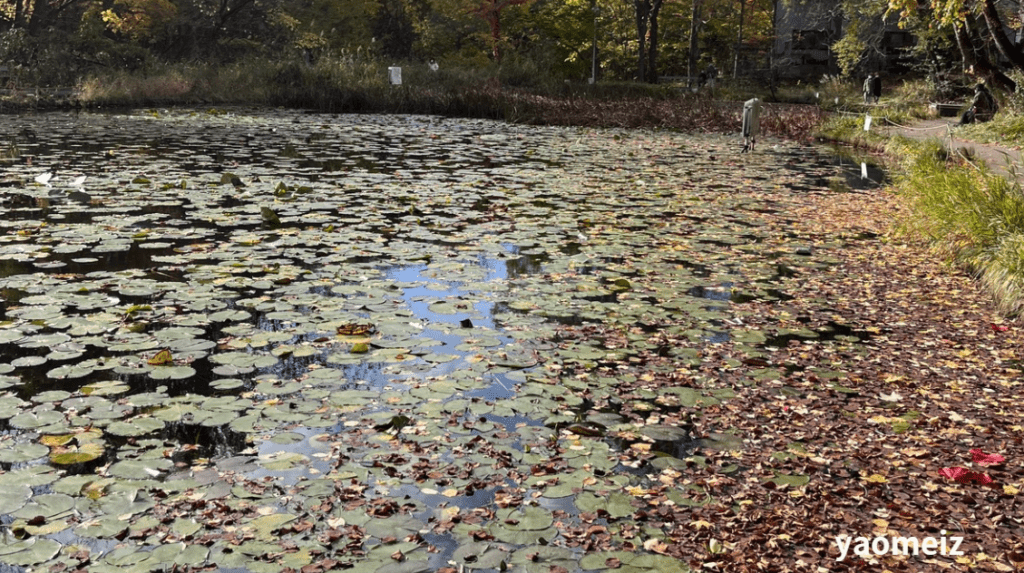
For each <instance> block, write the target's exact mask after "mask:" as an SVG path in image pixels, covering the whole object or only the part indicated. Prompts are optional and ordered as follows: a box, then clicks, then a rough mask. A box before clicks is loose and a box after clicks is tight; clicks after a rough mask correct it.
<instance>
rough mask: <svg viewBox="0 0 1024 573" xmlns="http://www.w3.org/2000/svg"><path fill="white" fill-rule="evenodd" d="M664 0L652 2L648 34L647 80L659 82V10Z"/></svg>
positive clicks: (654, 82)
mask: <svg viewBox="0 0 1024 573" xmlns="http://www.w3.org/2000/svg"><path fill="white" fill-rule="evenodd" d="M662 4H663V0H654V2H653V3H652V4H651V11H650V25H649V27H648V31H647V35H648V37H649V38H650V41H649V42H648V43H647V82H648V83H652V84H656V83H658V12H660V11H661V6H662Z"/></svg>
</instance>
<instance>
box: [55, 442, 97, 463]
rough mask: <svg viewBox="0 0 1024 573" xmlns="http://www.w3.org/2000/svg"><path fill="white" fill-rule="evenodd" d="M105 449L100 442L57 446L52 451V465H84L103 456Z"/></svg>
mask: <svg viewBox="0 0 1024 573" xmlns="http://www.w3.org/2000/svg"><path fill="white" fill-rule="evenodd" d="M104 452H105V448H104V447H103V444H102V443H99V442H86V443H83V444H78V445H67V446H57V447H54V448H53V449H52V450H51V451H50V463H52V464H54V465H58V466H66V465H74V464H84V463H87V462H91V461H93V460H96V459H98V458H100V457H101V456H103V454H104Z"/></svg>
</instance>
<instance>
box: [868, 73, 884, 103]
mask: <svg viewBox="0 0 1024 573" xmlns="http://www.w3.org/2000/svg"><path fill="white" fill-rule="evenodd" d="M871 99H873V100H874V101H875V103H876V104H877V103H878V100H880V99H882V76H880V75H878V72H875V73H874V74H873V75H872V76H871Z"/></svg>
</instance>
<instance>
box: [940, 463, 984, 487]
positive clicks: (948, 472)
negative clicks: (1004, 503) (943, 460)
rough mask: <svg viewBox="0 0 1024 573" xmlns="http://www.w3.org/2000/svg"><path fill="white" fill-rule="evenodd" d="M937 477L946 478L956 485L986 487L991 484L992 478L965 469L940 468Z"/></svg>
mask: <svg viewBox="0 0 1024 573" xmlns="http://www.w3.org/2000/svg"><path fill="white" fill-rule="evenodd" d="M939 475H941V476H942V477H947V478H949V479H951V480H954V481H956V482H957V483H965V484H966V483H977V484H981V485H987V484H990V483H992V478H990V477H988V476H987V475H985V474H983V473H980V472H973V471H971V470H969V469H967V468H960V467H956V468H942V469H941V470H939Z"/></svg>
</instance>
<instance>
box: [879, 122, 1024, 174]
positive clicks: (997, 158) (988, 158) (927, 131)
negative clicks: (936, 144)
mask: <svg viewBox="0 0 1024 573" xmlns="http://www.w3.org/2000/svg"><path fill="white" fill-rule="evenodd" d="M956 123H957V118H951V117H944V118H939V119H926V120H922V121H919V122H916V123H914V124H913V125H912V126H897V125H895V124H891V123H888V122H885V120H880V121H879V129H881V130H883V131H882V133H888V134H889V135H902V136H904V137H907V138H910V139H922V140H923V139H928V138H933V137H934V138H938V139H941V140H942V141H943V143H945V145H946V147H947V148H948V149H954V150H960V151H961V153H963V154H964V155H965V156H967V157H969V158H977V159H980V160H982V161H984V162H985V164H986V165H988V167H989V169H991V170H992V172H993V173H997V174H1000V175H1003V176H1009V175H1010V173H1011V172H1012V173H1014V174H1015V176H1016V178H1017V181H1018V182H1020V183H1021V184H1022V186H1024V156H1022V155H1021V151H1020V150H1019V149H1013V148H1011V147H1005V146H1000V145H996V144H992V143H977V142H974V141H970V140H967V139H964V138H962V137H959V133H958V130H957V128H956Z"/></svg>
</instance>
